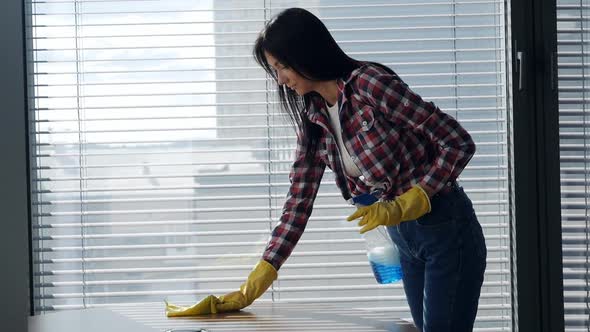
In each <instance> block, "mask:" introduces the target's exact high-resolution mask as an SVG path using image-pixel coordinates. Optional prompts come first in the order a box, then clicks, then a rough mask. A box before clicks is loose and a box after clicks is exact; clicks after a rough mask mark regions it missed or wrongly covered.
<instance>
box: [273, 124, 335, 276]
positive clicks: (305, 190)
mask: <svg viewBox="0 0 590 332" xmlns="http://www.w3.org/2000/svg"><path fill="white" fill-rule="evenodd" d="M301 135H303V134H302V133H298V135H297V150H296V155H295V162H294V163H293V166H292V168H291V173H290V175H289V181H290V182H291V186H290V187H289V192H288V193H287V199H286V201H285V204H284V206H283V213H282V215H281V218H280V221H279V223H278V224H277V226H276V227H275V228H274V230H273V232H272V235H271V238H270V240H269V242H268V244H267V246H266V249H265V250H264V254H263V256H262V258H263V259H264V260H266V261H267V262H269V263H271V264H272V265H273V266H274V268H275V269H277V270H278V269H279V268H280V267H281V265H283V263H284V262H285V260H286V259H287V258H288V257H289V255H291V252H292V251H293V249H294V248H295V245H296V244H297V242H298V241H299V238H300V237H301V235H302V234H303V231H304V230H305V226H306V224H307V221H308V219H309V216H310V215H311V212H312V210H313V203H314V201H315V198H316V195H317V192H318V189H319V187H320V182H321V180H322V176H323V174H324V170H325V168H326V164H325V163H324V162H323V161H322V160H321V159H320V158H319V152H318V151H316V156H315V158H314V162H313V163H309V162H307V161H306V160H305V152H306V151H307V145H306V144H304V143H303V140H302V138H301V137H302V136H301Z"/></svg>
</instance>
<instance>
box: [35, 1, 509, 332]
mask: <svg viewBox="0 0 590 332" xmlns="http://www.w3.org/2000/svg"><path fill="white" fill-rule="evenodd" d="M26 4H27V12H28V15H27V26H28V29H27V33H28V36H29V39H28V49H27V50H28V65H29V70H28V75H29V84H30V87H29V88H30V98H31V99H30V103H29V104H30V110H29V111H30V119H31V123H30V129H31V134H32V136H31V137H32V138H33V139H32V140H31V151H32V158H31V160H32V169H31V174H32V190H33V192H32V198H33V234H34V238H33V241H34V243H33V247H34V270H35V271H34V278H35V282H34V284H35V294H34V295H35V307H36V308H35V310H36V311H37V312H43V311H50V310H63V309H74V308H82V307H98V306H112V305H116V304H120V303H146V302H158V303H160V302H162V300H163V299H164V298H168V299H170V300H171V301H175V302H183V301H186V302H194V301H195V300H196V299H199V298H201V297H204V296H206V295H208V294H223V293H226V292H229V291H233V290H235V289H236V288H237V287H238V286H239V284H240V283H241V282H242V281H243V280H244V278H245V277H246V276H247V273H248V271H249V270H250V269H251V268H252V267H253V265H254V264H255V263H256V262H257V261H258V259H259V258H260V255H261V253H262V250H263V248H264V246H265V244H266V240H267V238H268V236H269V234H270V231H271V230H272V228H273V226H274V223H275V222H277V221H278V216H279V213H280V212H281V209H282V204H283V199H284V196H285V193H286V191H287V188H288V179H287V175H288V172H289V168H290V163H291V160H292V151H293V149H294V144H295V137H294V134H293V131H292V129H291V127H290V126H289V125H288V124H287V123H286V121H285V118H284V116H282V115H281V114H280V113H279V110H278V108H277V98H276V95H275V94H274V91H273V85H272V84H271V82H270V81H269V80H268V77H266V76H265V74H264V72H263V71H262V69H260V68H259V67H258V66H257V65H256V64H255V62H254V61H253V58H252V55H251V54H252V52H251V48H252V42H253V41H254V39H255V37H256V34H257V33H258V32H259V31H260V30H261V29H262V27H263V25H264V22H265V21H267V20H268V19H269V18H270V17H272V15H274V14H275V13H277V12H278V11H280V10H282V9H284V8H287V7H293V6H300V7H305V8H308V9H309V10H311V11H313V12H314V13H316V14H318V15H319V16H320V17H321V18H322V19H323V20H324V22H325V23H326V25H327V26H328V28H329V29H330V30H331V31H332V32H333V34H334V36H335V38H336V40H337V41H338V42H339V43H340V44H341V45H342V47H343V48H344V49H345V51H347V52H348V53H349V54H350V55H351V56H352V57H355V58H358V59H362V60H372V61H378V62H382V63H384V64H386V65H388V66H390V67H391V68H392V69H394V70H395V71H396V72H397V73H398V74H399V75H400V76H401V77H402V78H403V79H404V80H405V81H406V82H407V83H408V84H409V85H410V86H411V87H412V89H413V90H415V91H417V92H418V93H420V94H421V95H422V96H423V97H424V98H425V99H426V100H431V101H433V102H435V103H436V104H437V105H438V106H439V107H440V108H441V109H443V110H444V111H446V112H448V113H450V114H451V115H453V116H455V117H456V118H457V119H458V120H459V121H460V122H461V123H462V124H463V125H464V126H465V127H466V128H467V129H468V130H469V131H470V133H471V134H472V136H473V137H474V139H475V141H476V143H477V145H478V151H477V154H476V155H475V157H474V158H473V159H472V161H471V163H470V165H469V166H468V168H467V169H466V170H465V171H464V173H463V174H462V176H461V178H460V183H461V185H462V186H463V187H464V188H465V190H466V191H467V192H468V193H469V195H470V196H471V198H472V199H473V201H474V204H475V207H476V211H477V214H478V216H479V218H480V221H481V223H482V225H483V227H484V232H485V235H486V241H487V245H488V265H487V272H486V279H485V282H484V287H483V289H482V296H481V300H480V309H479V314H478V320H477V323H476V324H477V325H476V326H477V328H478V329H480V330H485V331H508V330H510V326H511V317H510V315H511V299H510V294H511V289H510V262H509V261H510V260H509V257H510V251H509V248H510V243H509V215H510V213H509V210H508V209H509V205H508V197H507V196H508V174H507V173H508V167H507V164H508V161H507V158H508V153H507V146H506V144H507V143H506V142H507V139H506V126H507V124H506V123H507V120H506V113H507V105H506V103H507V101H506V91H507V83H506V65H505V62H506V59H505V43H506V39H505V38H506V36H505V28H506V27H505V25H504V16H505V14H506V13H505V4H504V2H503V1H449V0H444V1H424V0H420V1H407V2H401V1H366V2H363V3H362V4H359V3H358V1H347V0H341V1H336V0H315V1H277V0H275V1H272V2H271V1H253V0H247V1H231V0H219V1H192V2H190V1H181V0H168V1H143V0H134V1H131V0H118V1H111V0H102V1H89V0H86V1H85V0H71V1H50V0H47V1H31V2H27V3H26ZM139 4H141V5H139ZM332 180H333V176H332V174H331V173H330V172H327V173H326V175H325V176H324V181H323V184H322V187H321V189H320V193H319V195H318V199H317V200H316V204H315V209H314V214H313V216H312V217H311V219H310V221H309V224H308V227H307V229H306V232H305V234H304V236H303V237H302V239H301V241H300V243H299V245H298V247H297V248H296V249H295V251H294V252H293V254H292V256H291V258H290V259H289V260H288V261H287V263H286V264H285V265H284V266H283V267H282V268H281V271H280V277H279V280H278V281H277V282H275V284H274V286H273V288H272V289H270V290H269V291H268V292H267V293H266V294H265V296H264V297H263V298H262V299H261V300H259V301H265V300H266V301H270V300H272V301H279V302H310V301H311V302H323V301H329V302H332V303H349V304H350V303H351V304H350V306H359V307H360V306H363V305H364V304H367V303H371V308H373V309H374V310H382V311H390V312H391V313H392V317H402V318H409V317H410V313H409V309H408V307H407V304H406V302H405V297H404V293H403V289H402V285H401V283H397V284H393V285H388V286H381V285H378V284H377V283H376V282H375V281H374V279H373V277H372V273H371V271H370V267H369V264H368V261H367V258H366V256H365V250H364V244H363V242H362V239H361V238H360V236H359V235H358V232H357V229H356V227H355V226H354V225H351V224H349V223H347V222H346V221H345V218H346V216H347V215H348V214H349V212H351V211H352V209H351V208H350V207H349V206H348V205H347V204H346V203H345V202H344V201H343V200H342V199H341V197H340V196H339V194H338V192H337V189H336V186H335V185H334V184H333V181H332Z"/></svg>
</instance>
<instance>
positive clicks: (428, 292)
mask: <svg viewBox="0 0 590 332" xmlns="http://www.w3.org/2000/svg"><path fill="white" fill-rule="evenodd" d="M431 206H432V210H431V212H430V213H428V214H426V215H424V216H422V217H420V218H418V219H417V220H415V221H408V222H404V223H401V224H400V225H398V226H391V227H387V230H388V232H389V235H390V236H391V238H392V240H393V242H395V243H396V244H397V246H398V248H399V251H400V258H401V266H402V270H403V273H404V276H403V283H404V290H405V292H406V298H407V300H408V304H409V305H410V310H411V312H412V318H413V319H414V323H415V324H416V326H417V327H418V328H419V329H420V331H423V332H443V331H444V332H466V331H472V330H473V322H474V321H475V316H476V314H477V305H478V301H479V294H480V291H481V286H482V283H483V278H484V271H485V268H486V256H487V249H486V244H485V239H484V237H483V233H482V229H481V225H480V224H479V221H478V220H477V217H476V216H475V212H474V210H473V205H472V203H471V200H470V199H469V197H467V195H466V194H465V192H464V191H463V188H461V187H458V186H457V187H453V188H452V189H450V191H449V192H447V193H444V194H442V193H441V194H437V195H434V196H433V197H432V199H431Z"/></svg>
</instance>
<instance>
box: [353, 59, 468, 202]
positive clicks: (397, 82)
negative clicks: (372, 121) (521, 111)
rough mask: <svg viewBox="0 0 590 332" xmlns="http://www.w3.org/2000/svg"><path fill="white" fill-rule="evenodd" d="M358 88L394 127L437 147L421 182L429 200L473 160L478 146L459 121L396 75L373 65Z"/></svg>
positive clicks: (363, 74) (363, 75)
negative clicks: (424, 139)
mask: <svg viewBox="0 0 590 332" xmlns="http://www.w3.org/2000/svg"><path fill="white" fill-rule="evenodd" d="M355 88H356V90H357V91H356V93H358V94H359V95H360V98H361V99H362V101H363V102H365V103H367V104H369V105H371V106H373V107H374V108H375V109H376V110H378V111H381V112H382V113H383V114H384V115H385V117H386V118H387V119H388V120H390V121H392V122H393V123H394V124H396V125H398V126H403V127H406V128H410V129H411V130H412V131H414V132H417V133H420V134H422V135H423V136H424V137H426V138H427V139H428V140H429V141H430V142H431V143H432V144H433V145H434V146H435V147H436V151H437V155H436V157H435V160H433V161H432V163H431V165H430V169H428V171H427V173H426V174H425V176H424V178H423V179H422V180H421V181H420V182H419V185H420V187H422V188H423V189H424V190H425V191H426V193H427V194H428V196H429V197H432V195H434V194H435V193H437V192H438V191H439V190H440V189H442V187H443V186H444V185H445V184H446V183H447V182H448V181H449V179H454V178H456V177H457V176H459V174H460V173H461V172H462V171H463V169H464V168H465V166H466V165H467V163H468V162H469V160H471V158H472V157H473V155H474V153H475V143H474V142H473V139H472V138H471V136H470V135H469V133H468V132H467V131H466V130H465V129H464V128H463V127H462V126H461V125H460V124H459V123H458V122H457V120H455V119H454V118H453V117H451V116H450V115H448V114H446V113H444V112H442V111H441V110H440V109H439V108H438V107H436V106H435V105H434V104H432V103H429V102H424V101H423V100H422V98H421V97H420V96H419V95H417V94H416V93H414V92H413V91H412V90H410V89H409V88H408V86H407V85H406V84H405V83H404V82H403V81H402V80H401V79H400V78H399V77H397V76H396V75H392V74H389V73H387V72H386V71H385V70H383V69H380V68H377V67H374V66H369V67H368V68H367V69H366V70H365V71H364V72H363V73H360V74H359V76H358V77H357V78H356V84H355Z"/></svg>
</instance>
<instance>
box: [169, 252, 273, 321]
mask: <svg viewBox="0 0 590 332" xmlns="http://www.w3.org/2000/svg"><path fill="white" fill-rule="evenodd" d="M277 276H278V274H277V270H276V269H275V268H274V267H273V266H272V265H271V264H270V263H268V262H267V261H265V260H261V261H260V262H258V264H256V266H255V267H254V269H253V270H252V272H250V275H249V276H248V279H247V280H246V282H245V283H243V284H242V286H241V287H240V290H239V291H236V292H232V293H229V294H227V295H224V296H221V297H219V298H217V297H215V296H213V295H209V296H207V297H206V298H205V299H203V300H202V301H201V302H199V303H197V304H195V305H193V306H191V307H180V306H176V305H174V304H169V303H168V302H166V316H168V317H180V316H195V315H207V314H216V313H221V312H228V311H237V310H240V309H243V308H245V307H247V306H249V305H250V304H252V302H254V300H256V299H257V298H259V297H260V296H261V295H262V294H264V292H265V291H266V290H267V289H268V287H270V285H272V283H273V281H275V280H276V279H277Z"/></svg>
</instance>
